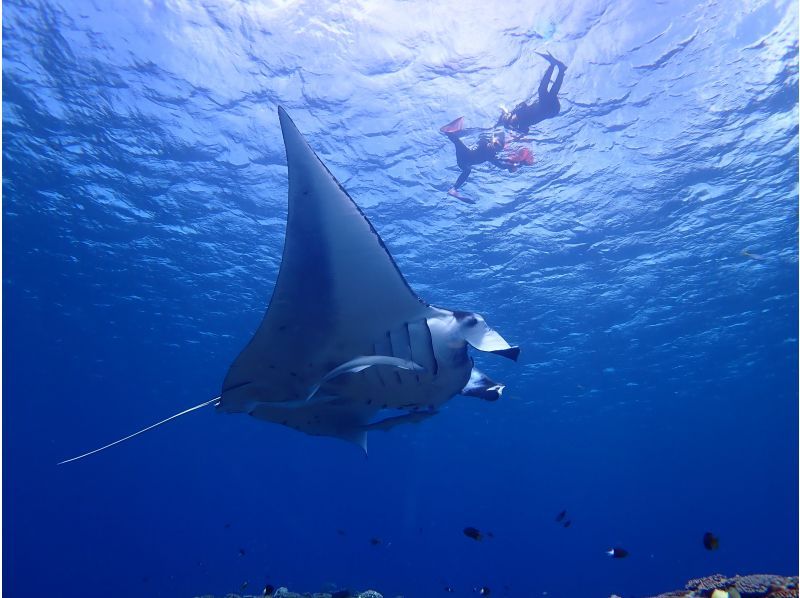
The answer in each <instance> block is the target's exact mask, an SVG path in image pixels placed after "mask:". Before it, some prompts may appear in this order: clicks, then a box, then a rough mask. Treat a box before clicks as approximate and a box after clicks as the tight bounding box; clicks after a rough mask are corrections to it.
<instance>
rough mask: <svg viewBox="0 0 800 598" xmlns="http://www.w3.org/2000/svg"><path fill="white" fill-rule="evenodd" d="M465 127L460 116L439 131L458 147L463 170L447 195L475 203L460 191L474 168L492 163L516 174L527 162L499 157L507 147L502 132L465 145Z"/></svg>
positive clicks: (457, 159) (459, 160)
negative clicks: (462, 135)
mask: <svg viewBox="0 0 800 598" xmlns="http://www.w3.org/2000/svg"><path fill="white" fill-rule="evenodd" d="M463 125H464V117H463V116H460V117H459V118H457V119H455V120H454V121H453V122H451V123H449V124H447V125H445V126H443V127H442V128H440V129H439V130H440V131H441V132H442V133H444V134H445V135H447V138H448V139H449V140H450V141H452V142H453V145H455V146H456V162H457V163H458V167H459V168H460V169H461V174H460V175H458V179H456V182H455V183H454V184H453V186H452V187H451V188H450V190H449V191H448V192H447V194H448V195H451V196H452V197H456V198H458V199H460V200H462V201H465V202H467V203H475V202H474V201H472V200H471V199H469V198H468V197H465V196H463V195H461V193H459V191H458V189H459V187H461V185H463V184H464V183H465V182H466V180H467V177H468V176H469V173H470V172H472V167H473V166H475V165H476V164H482V163H483V162H491V163H492V164H494V165H495V166H497V167H498V168H502V169H504V170H508V171H509V172H514V171H516V170H517V167H518V166H519V164H520V163H523V162H524V163H527V162H525V160H509V159H505V158H498V157H497V154H498V152H500V151H501V150H502V149H503V147H504V146H505V135H503V132H502V131H500V132H499V133H497V134H493V135H492V136H491V137H487V136H481V138H480V139H479V140H478V143H477V144H475V145H473V146H472V147H467V146H466V145H464V142H463V141H461V139H459V137H460V134H461V130H462V128H463ZM531 161H532V160H531Z"/></svg>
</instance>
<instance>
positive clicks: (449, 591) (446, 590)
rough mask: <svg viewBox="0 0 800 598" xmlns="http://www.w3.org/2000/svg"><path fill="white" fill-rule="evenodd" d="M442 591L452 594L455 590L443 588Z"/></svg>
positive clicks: (447, 587) (448, 587)
mask: <svg viewBox="0 0 800 598" xmlns="http://www.w3.org/2000/svg"><path fill="white" fill-rule="evenodd" d="M444 591H445V592H447V593H448V594H452V593H453V592H455V590H454V589H453V588H451V587H450V586H444Z"/></svg>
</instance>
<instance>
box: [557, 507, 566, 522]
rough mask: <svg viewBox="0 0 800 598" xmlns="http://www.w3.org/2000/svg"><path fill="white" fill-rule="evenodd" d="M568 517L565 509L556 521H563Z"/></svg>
mask: <svg viewBox="0 0 800 598" xmlns="http://www.w3.org/2000/svg"><path fill="white" fill-rule="evenodd" d="M566 516H567V510H566V509H564V510H563V511H561V512H560V513H559V514H558V515H556V521H562V520H563V519H564V517H566Z"/></svg>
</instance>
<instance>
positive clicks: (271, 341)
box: [64, 108, 519, 463]
mask: <svg viewBox="0 0 800 598" xmlns="http://www.w3.org/2000/svg"><path fill="white" fill-rule="evenodd" d="M278 114H279V117H280V123H281V130H282V132H283V140H284V144H285V146H286V158H287V162H288V166H289V211H288V219H287V224H286V241H285V245H284V249H283V259H282V261H281V266H280V271H279V273H278V279H277V282H276V284H275V290H274V291H273V294H272V299H271V301H270V303H269V307H268V309H267V312H266V315H265V316H264V319H263V321H262V322H261V325H260V326H259V328H258V330H257V331H256V333H255V335H254V336H253V338H252V339H251V341H250V343H249V344H248V345H247V346H246V347H245V348H244V350H243V351H242V352H241V354H240V355H239V356H238V357H237V358H236V360H235V361H234V362H233V364H232V365H231V367H230V369H229V371H228V375H227V376H226V377H225V381H224V383H223V385H222V394H221V396H220V397H216V398H215V399H212V400H211V401H206V402H205V403H202V404H201V405H197V406H196V407H192V408H190V409H187V410H186V411H184V412H181V413H180V414H176V415H174V416H172V417H170V418H167V419H166V420H163V421H161V422H158V423H156V424H153V426H149V427H148V428H145V429H144V430H140V431H139V432H136V433H134V434H131V435H130V436H127V437H126V438H124V439H120V440H118V441H116V442H114V443H111V444H109V445H106V446H105V447H101V448H100V449H96V450H94V451H91V452H89V453H86V454H84V455H80V456H79V457H75V458H73V459H69V460H67V461H64V463H66V462H68V461H73V460H76V459H80V458H82V457H84V456H87V455H90V454H92V453H95V452H98V451H100V450H103V449H105V448H108V447H109V446H113V445H114V444H117V443H119V442H122V441H123V440H127V439H128V438H131V437H133V436H135V435H137V434H140V433H142V432H144V431H146V430H148V429H151V428H153V427H156V426H158V425H161V424H162V423H165V422H166V421H169V420H170V419H174V418H175V417H178V416H179V415H183V414H184V413H188V412H189V411H193V410H194V409H197V408H200V407H202V406H205V405H208V404H212V403H213V404H214V405H215V406H216V408H217V409H218V410H219V411H225V412H229V413H248V414H250V415H252V416H253V417H256V418H258V419H263V420H267V421H270V422H274V423H277V424H282V425H285V426H289V427H291V428H294V429H296V430H299V431H301V432H305V433H307V434H313V435H318V436H333V437H336V438H341V439H343V440H347V441H350V442H355V443H356V444H358V445H359V446H361V447H362V448H363V449H364V450H365V451H366V442H367V441H366V438H367V432H369V431H370V430H387V429H389V428H392V427H394V426H395V425H398V424H401V423H407V422H418V421H421V420H423V419H426V418H428V417H430V416H432V415H434V414H436V413H437V409H438V407H440V406H441V405H442V404H443V403H445V402H446V401H448V400H449V399H451V398H452V397H454V396H455V395H458V394H465V395H471V396H477V397H480V398H483V399H486V400H495V399H498V398H499V397H500V395H501V393H502V390H503V386H502V385H501V384H498V383H496V382H493V381H492V380H490V379H489V378H488V377H486V376H485V375H484V374H482V373H480V372H478V371H477V370H476V369H475V368H474V367H473V362H472V359H471V358H470V357H469V355H468V350H467V347H468V345H471V346H473V347H474V348H476V349H479V350H481V351H489V352H492V353H497V354H500V355H503V356H505V357H508V358H511V359H514V360H516V358H517V356H518V354H519V349H518V348H517V347H512V346H510V345H509V344H508V343H507V342H506V341H505V340H504V339H503V338H502V337H501V336H500V335H499V334H498V333H497V332H495V331H494V330H492V329H491V328H490V327H489V326H488V325H487V324H486V322H485V321H484V319H483V318H482V317H481V316H480V315H478V314H474V313H469V312H461V311H449V310H446V309H441V308H438V307H434V306H432V305H428V304H427V303H425V302H424V301H423V300H421V299H420V298H419V297H417V296H416V294H415V293H414V292H413V291H412V290H411V288H410V287H409V286H408V283H407V282H406V281H405V279H404V278H403V275H402V274H401V273H400V270H399V269H398V268H397V265H396V264H395V262H394V260H393V259H392V256H391V255H389V252H388V251H387V249H386V246H385V245H384V243H383V241H382V240H381V238H380V236H379V235H378V233H377V232H376V231H375V229H374V228H373V227H372V225H371V224H370V222H369V220H368V219H367V217H366V216H365V215H364V214H363V213H362V212H361V210H360V209H359V208H358V206H357V205H356V204H355V202H354V201H353V200H352V199H351V198H350V196H349V195H348V194H347V192H346V191H345V190H344V189H343V188H342V186H341V185H340V184H339V182H338V181H337V180H336V179H335V178H334V176H333V175H332V174H331V173H330V171H329V170H328V169H327V168H326V167H325V165H324V164H323V163H322V161H321V160H320V159H319V157H317V155H316V154H315V153H314V151H313V150H312V149H311V147H309V145H308V143H307V142H306V140H305V139H304V138H303V136H302V135H301V134H300V132H299V131H298V130H297V127H296V126H295V125H294V123H293V122H292V120H291V119H290V118H289V115H288V114H287V113H286V111H285V110H284V109H283V108H278Z"/></svg>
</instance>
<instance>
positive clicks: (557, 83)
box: [550, 64, 567, 97]
mask: <svg viewBox="0 0 800 598" xmlns="http://www.w3.org/2000/svg"><path fill="white" fill-rule="evenodd" d="M566 70H567V67H565V66H564V65H563V64H562V65H559V67H558V75H556V80H555V82H554V83H553V87H551V88H550V94H551V95H552V96H553V97H556V96H557V95H558V92H559V90H560V89H561V84H562V83H563V82H564V71H566Z"/></svg>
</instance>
